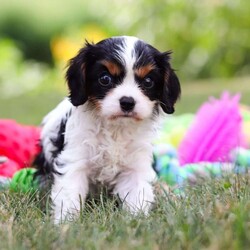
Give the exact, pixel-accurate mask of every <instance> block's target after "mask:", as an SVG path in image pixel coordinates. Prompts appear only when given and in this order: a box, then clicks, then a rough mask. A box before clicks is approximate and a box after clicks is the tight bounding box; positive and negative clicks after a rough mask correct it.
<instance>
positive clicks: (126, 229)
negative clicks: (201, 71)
mask: <svg viewBox="0 0 250 250" xmlns="http://www.w3.org/2000/svg"><path fill="white" fill-rule="evenodd" d="M249 81H250V78H242V79H233V80H223V81H222V80H214V81H211V80H209V81H199V82H195V83H186V84H184V85H183V86H182V89H183V91H182V92H183V94H182V99H181V101H180V102H179V104H177V106H176V110H177V114H181V113H184V112H195V111H196V110H197V108H198V107H199V105H200V104H201V103H202V102H203V101H206V100H207V98H208V96H210V95H215V96H219V95H220V93H221V91H223V90H224V89H228V90H230V91H231V92H233V93H235V92H238V91H239V92H242V101H243V102H244V103H246V104H250V99H249V98H248V97H249V95H250V84H249ZM63 95H64V94H63V93H61V92H54V91H50V92H46V91H43V92H35V91H34V92H30V93H27V94H26V95H23V96H19V97H15V98H14V97H13V98H10V99H0V106H1V109H0V117H1V118H13V119H16V120H17V121H19V122H23V123H27V124H39V123H40V121H41V119H42V117H43V116H44V115H45V114H46V113H47V112H48V111H49V110H51V108H53V107H54V106H55V105H56V104H57V103H58V102H59V100H60V99H61V98H62V97H63ZM249 181H250V177H249V175H244V176H240V175H233V176H231V177H225V178H223V179H214V180H207V181H206V182H202V183H200V184H197V185H194V186H187V187H186V188H185V189H184V194H185V195H184V196H172V195H169V194H165V195H162V196H158V197H157V201H158V202H157V206H156V209H155V210H154V211H153V212H152V213H151V214H150V215H149V216H148V217H144V216H138V217H133V216H131V215H129V214H127V213H126V212H124V211H122V210H120V209H118V208H114V201H112V200H108V201H103V202H102V200H103V198H105V197H101V198H102V199H101V202H99V203H95V202H93V204H92V206H87V207H86V208H85V209H84V210H83V211H82V215H81V217H80V218H79V219H78V220H76V221H73V222H70V223H67V224H63V225H60V226H54V225H53V223H52V222H51V221H50V218H49V216H48V213H47V214H46V213H44V209H45V208H44V207H41V204H44V203H45V201H46V198H45V197H44V198H42V197H38V195H32V194H22V193H14V192H11V191H10V190H5V191H1V192H0V239H1V240H0V249H10V250H12V249H15V250H16V249H17V250H18V249H143V250H144V249H215V250H216V249H248V248H249V245H250V212H249V211H250V188H249Z"/></svg>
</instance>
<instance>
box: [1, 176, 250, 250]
mask: <svg viewBox="0 0 250 250" xmlns="http://www.w3.org/2000/svg"><path fill="white" fill-rule="evenodd" d="M183 191H184V195H183V196H173V195H169V194H168V193H166V194H165V195H162V196H159V197H158V199H157V201H158V202H157V206H156V208H155V210H154V211H153V212H152V213H151V214H150V215H149V216H148V217H144V216H137V217H132V216H131V215H129V214H127V213H125V212H124V211H121V210H120V209H118V208H114V202H113V201H112V200H108V201H105V197H100V201H99V203H97V202H93V203H92V204H89V205H88V206H86V208H85V209H84V210H83V212H82V216H81V218H79V219H78V220H76V221H73V222H70V223H67V224H62V225H59V226H54V225H53V224H52V222H51V221H50V219H49V217H48V215H46V214H45V213H43V211H42V210H41V208H40V200H39V199H37V198H36V197H34V196H33V197H32V196H31V195H22V194H18V193H11V192H8V191H6V192H1V193H0V223H1V227H0V238H1V241H0V249H10V250H13V249H43V250H44V249H142V250H145V249H227V250H228V249H249V248H248V247H249V244H250V223H249V222H250V213H249V209H250V189H249V177H247V176H232V177H231V178H229V177H228V178H224V179H221V180H212V181H207V182H203V184H197V185H195V186H192V187H187V188H186V189H184V190H183Z"/></svg>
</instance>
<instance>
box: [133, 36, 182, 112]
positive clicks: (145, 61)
mask: <svg viewBox="0 0 250 250" xmlns="http://www.w3.org/2000/svg"><path fill="white" fill-rule="evenodd" d="M170 54H171V52H164V53H161V52H160V51H158V50H157V49H155V48H154V47H152V46H151V45H149V44H146V43H144V42H143V41H137V42H136V44H135V56H136V63H135V65H134V68H135V69H136V68H137V69H138V68H140V67H142V66H146V65H154V66H155V69H153V70H152V71H151V72H150V73H149V74H148V75H147V76H145V78H146V77H149V78H150V79H152V80H153V82H154V86H153V87H152V88H147V87H145V84H143V83H144V80H145V78H144V79H140V78H138V77H136V76H135V79H136V81H137V82H138V84H139V86H140V87H141V89H142V90H143V91H144V93H145V95H147V96H148V97H149V99H150V100H157V101H158V103H159V104H160V105H161V107H162V109H163V111H164V112H165V113H168V114H172V113H173V112H174V104H175V103H176V101H177V99H178V98H179V96H180V93H181V88H180V83H179V79H178V77H177V76H176V74H175V72H174V70H173V69H172V68H171V65H170V63H169V61H170Z"/></svg>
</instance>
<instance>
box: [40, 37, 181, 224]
mask: <svg viewBox="0 0 250 250" xmlns="http://www.w3.org/2000/svg"><path fill="white" fill-rule="evenodd" d="M169 60H170V53H169V52H165V53H160V52H159V51H158V50H157V49H155V48H153V47H152V46H150V45H149V44H147V43H145V42H143V41H141V40H139V39H137V38H135V37H127V36H124V37H114V38H109V39H106V40H103V41H101V42H99V43H97V44H89V43H87V44H86V46H85V47H84V48H83V49H81V50H80V51H79V53H78V55H77V56H76V57H74V58H73V59H71V61H70V64H69V68H68V70H67V73H66V79H67V83H68V87H69V90H70V94H69V98H66V99H65V100H64V101H62V102H61V103H60V104H59V105H58V106H57V107H56V108H55V109H54V110H53V111H51V112H50V113H49V114H48V115H47V116H46V117H45V118H44V120H43V124H42V125H43V128H42V134H41V146H42V153H41V154H40V155H39V156H38V158H37V159H36V164H37V165H38V173H37V174H38V176H39V175H40V177H41V175H44V174H48V173H50V174H51V176H53V184H52V190H51V198H52V201H53V204H54V220H55V222H58V221H60V220H65V219H68V218H69V217H70V216H72V215H74V216H75V215H77V214H78V213H79V211H80V204H84V201H85V199H86V197H87V196H88V194H90V193H91V192H94V191H96V190H100V187H106V188H107V189H108V190H109V191H110V192H111V193H112V194H114V195H118V196H119V198H120V200H121V201H122V206H123V208H124V209H126V210H128V211H130V212H131V213H133V214H136V213H138V212H140V211H141V212H143V213H145V214H147V213H148V212H149V210H150V207H151V205H152V203H153V202H154V192H153V187H152V184H153V182H154V181H155V180H156V174H155V172H154V170H153V168H152V139H153V138H154V136H155V132H156V128H157V123H158V118H159V116H160V115H161V114H164V112H165V113H167V114H171V113H173V112H174V104H175V102H176V100H177V99H178V97H179V95H180V84H179V80H178V78H177V76H176V74H175V73H174V71H173V70H172V68H171V66H170V63H169ZM163 111H164V112H163Z"/></svg>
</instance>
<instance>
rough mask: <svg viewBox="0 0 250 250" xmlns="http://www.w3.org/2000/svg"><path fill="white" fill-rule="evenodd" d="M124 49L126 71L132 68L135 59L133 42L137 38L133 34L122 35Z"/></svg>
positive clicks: (134, 42)
mask: <svg viewBox="0 0 250 250" xmlns="http://www.w3.org/2000/svg"><path fill="white" fill-rule="evenodd" d="M123 38H124V50H123V54H122V57H123V60H124V62H125V64H126V65H125V66H126V69H127V71H128V72H130V71H132V70H133V66H134V63H135V60H136V56H135V44H136V42H137V41H138V40H139V39H138V38H136V37H133V36H124V37H123Z"/></svg>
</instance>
